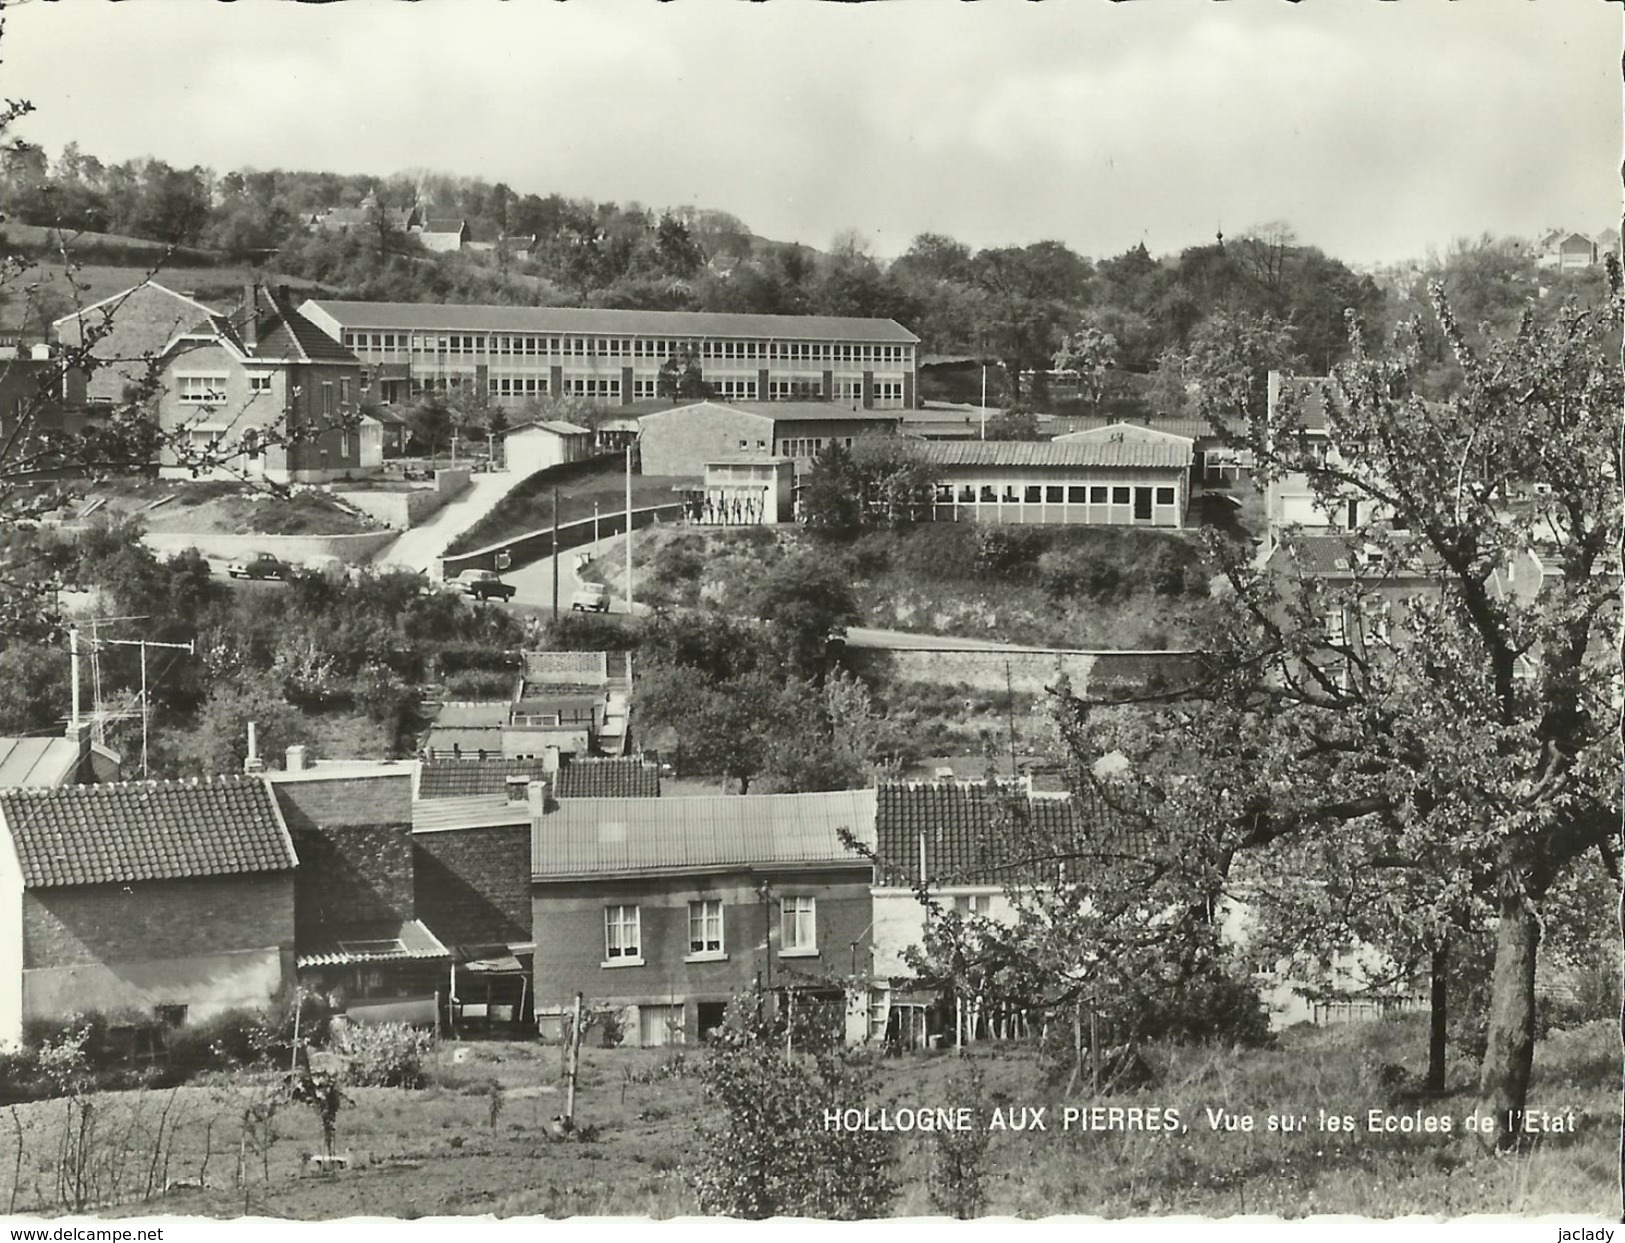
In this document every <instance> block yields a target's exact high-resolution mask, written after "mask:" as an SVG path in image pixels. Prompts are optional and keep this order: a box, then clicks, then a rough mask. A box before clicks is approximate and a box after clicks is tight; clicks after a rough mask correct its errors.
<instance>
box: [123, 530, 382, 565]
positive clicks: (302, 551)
mask: <svg viewBox="0 0 1625 1243" xmlns="http://www.w3.org/2000/svg"><path fill="white" fill-rule="evenodd" d="M396 535H397V533H396V532H394V531H366V532H363V533H362V534H360V535H216V534H210V533H206V532H200V533H198V534H187V533H184V532H179V533H176V532H167V531H166V532H162V533H158V534H154V533H151V532H149V533H148V534H146V535H143V536H142V537H141V542H142V543H143V544H145V545H146V546H147V547H148V548H150V549H152V551H153V552H155V553H157V554H158V555H159V556H161V557H171V556H174V555H175V554H176V553H178V552H184V551H185V550H186V549H188V548H196V549H197V550H198V551H199V552H201V553H202V554H203V555H204V556H205V557H212V558H214V559H215V560H217V561H236V560H237V559H238V558H240V557H247V556H251V555H252V554H254V553H256V552H268V553H271V554H273V555H274V556H278V557H281V558H282V559H283V560H284V561H291V562H302V561H308V560H309V559H311V558H312V557H337V558H338V559H339V560H340V561H343V562H344V563H345V564H346V565H366V564H367V563H369V562H370V561H371V560H372V559H373V557H374V556H376V555H377V553H378V551H379V550H380V549H383V548H387V547H389V545H390V544H392V543H393V542H394V541H395V539H396Z"/></svg>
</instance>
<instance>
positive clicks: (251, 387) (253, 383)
mask: <svg viewBox="0 0 1625 1243" xmlns="http://www.w3.org/2000/svg"><path fill="white" fill-rule="evenodd" d="M248 391H249V392H250V393H269V392H270V391H271V373H270V372H269V371H251V372H249V373H248Z"/></svg>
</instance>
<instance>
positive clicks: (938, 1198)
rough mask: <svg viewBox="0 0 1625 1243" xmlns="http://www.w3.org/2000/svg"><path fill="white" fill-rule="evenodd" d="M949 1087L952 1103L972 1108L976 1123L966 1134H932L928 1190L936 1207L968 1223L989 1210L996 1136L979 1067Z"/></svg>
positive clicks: (956, 1078)
mask: <svg viewBox="0 0 1625 1243" xmlns="http://www.w3.org/2000/svg"><path fill="white" fill-rule="evenodd" d="M948 1086H949V1103H950V1104H951V1105H954V1106H959V1105H969V1106H970V1107H971V1111H972V1114H971V1116H972V1118H973V1124H972V1126H971V1127H970V1129H969V1130H965V1131H951V1130H946V1129H944V1130H940V1131H933V1132H932V1133H931V1139H930V1145H931V1167H930V1169H929V1171H928V1172H927V1174H926V1191H927V1193H928V1194H929V1195H930V1197H931V1207H932V1208H934V1209H936V1210H937V1211H938V1212H939V1213H946V1214H948V1215H949V1216H951V1217H957V1218H959V1219H960V1220H961V1221H965V1220H968V1219H970V1218H972V1217H975V1216H977V1215H978V1214H980V1213H981V1211H982V1210H983V1209H984V1208H986V1207H987V1186H986V1180H987V1145H988V1141H989V1139H991V1138H992V1133H991V1132H990V1131H989V1130H988V1129H987V1127H986V1126H985V1125H984V1121H983V1120H984V1118H985V1117H986V1114H987V1108H986V1093H985V1092H984V1090H983V1085H982V1073H981V1071H980V1069H978V1067H977V1066H976V1064H975V1063H974V1062H972V1063H970V1064H969V1066H968V1068H967V1069H966V1070H965V1071H964V1072H962V1073H961V1074H958V1075H955V1076H954V1077H953V1079H951V1080H950V1081H949V1085H948Z"/></svg>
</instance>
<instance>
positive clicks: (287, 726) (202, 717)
mask: <svg viewBox="0 0 1625 1243" xmlns="http://www.w3.org/2000/svg"><path fill="white" fill-rule="evenodd" d="M250 723H252V724H253V725H254V726H255V731H256V746H257V748H258V750H259V754H260V756H261V758H262V759H263V758H265V757H267V756H275V755H280V754H282V752H283V751H284V750H286V749H287V748H288V747H291V746H295V745H302V746H309V745H311V744H312V743H313V742H314V740H315V739H314V735H313V734H312V732H311V728H310V725H309V723H308V722H307V721H306V719H305V717H304V716H303V715H301V714H300V713H299V712H298V711H297V710H296V709H295V708H293V707H292V706H291V705H289V704H288V703H287V702H286V701H285V700H284V699H283V698H282V696H281V694H280V693H279V692H278V691H277V690H276V689H274V688H273V687H271V686H270V685H269V684H267V683H265V682H261V681H247V680H245V681H241V682H238V683H236V684H221V685H218V686H216V687H215V689H214V690H213V691H212V692H210V694H209V697H208V699H206V700H205V701H204V703H203V706H202V707H201V708H200V709H198V714H197V720H196V722H195V723H194V724H193V726H192V728H191V729H190V730H188V731H186V732H185V733H184V734H183V735H182V736H181V737H180V738H179V740H178V743H177V746H176V760H177V763H178V766H179V768H180V770H181V771H182V772H183V773H186V774H188V775H190V776H194V777H210V776H215V775H218V774H220V773H240V772H242V771H243V762H244V761H245V760H247V758H248V726H249V725H250Z"/></svg>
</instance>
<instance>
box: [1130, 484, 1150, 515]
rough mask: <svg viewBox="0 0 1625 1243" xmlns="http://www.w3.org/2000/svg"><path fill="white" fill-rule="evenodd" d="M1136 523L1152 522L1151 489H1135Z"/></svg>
mask: <svg viewBox="0 0 1625 1243" xmlns="http://www.w3.org/2000/svg"><path fill="white" fill-rule="evenodd" d="M1134 521H1136V522H1150V521H1151V489H1150V488H1135V489H1134Z"/></svg>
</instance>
